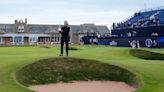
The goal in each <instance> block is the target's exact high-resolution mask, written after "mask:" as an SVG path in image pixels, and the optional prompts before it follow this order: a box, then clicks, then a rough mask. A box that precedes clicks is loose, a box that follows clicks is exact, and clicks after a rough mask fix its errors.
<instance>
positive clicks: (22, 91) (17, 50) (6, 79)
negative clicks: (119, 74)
mask: <svg viewBox="0 0 164 92" xmlns="http://www.w3.org/2000/svg"><path fill="white" fill-rule="evenodd" d="M73 47H76V48H78V49H79V50H76V51H74V50H72V51H71V52H70V56H71V57H76V58H83V59H93V60H98V61H101V62H105V63H109V64H113V65H118V66H120V67H123V68H126V69H128V70H130V71H131V72H133V73H135V74H136V75H137V77H138V78H139V79H140V81H141V85H140V87H139V88H138V90H137V91H136V92H163V88H164V62H163V60H144V59H140V58H138V57H135V56H133V55H131V54H130V50H131V49H130V48H121V47H107V46H78V45H77V46H76V45H74V46H73ZM144 50H148V51H151V52H157V53H164V49H144ZM141 54H142V53H141ZM58 55H59V46H58V45H55V46H48V48H45V47H42V46H31V47H0V92H32V91H30V90H28V89H27V88H25V87H23V86H21V84H19V83H17V82H16V81H15V80H14V76H13V73H14V72H15V71H17V70H19V69H21V68H22V67H23V66H25V65H27V64H31V63H33V62H35V61H37V60H40V59H44V58H50V57H58Z"/></svg>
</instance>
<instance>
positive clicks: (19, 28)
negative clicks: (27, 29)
mask: <svg viewBox="0 0 164 92" xmlns="http://www.w3.org/2000/svg"><path fill="white" fill-rule="evenodd" d="M18 32H20V33H22V32H24V26H23V25H20V26H18Z"/></svg>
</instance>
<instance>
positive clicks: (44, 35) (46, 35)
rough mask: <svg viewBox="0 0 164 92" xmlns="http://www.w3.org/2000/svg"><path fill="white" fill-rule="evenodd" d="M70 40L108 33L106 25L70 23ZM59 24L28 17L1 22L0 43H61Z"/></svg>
mask: <svg viewBox="0 0 164 92" xmlns="http://www.w3.org/2000/svg"><path fill="white" fill-rule="evenodd" d="M70 28H71V32H70V36H71V39H70V42H71V43H74V44H78V43H80V39H81V37H83V36H86V35H93V34H99V35H108V34H109V29H108V27H107V26H105V25H94V24H82V25H70ZM58 29H59V25H39V24H28V23H27V19H25V21H23V20H20V21H18V20H15V23H14V24H0V45H35V44H56V43H60V38H61V35H60V33H59V32H58Z"/></svg>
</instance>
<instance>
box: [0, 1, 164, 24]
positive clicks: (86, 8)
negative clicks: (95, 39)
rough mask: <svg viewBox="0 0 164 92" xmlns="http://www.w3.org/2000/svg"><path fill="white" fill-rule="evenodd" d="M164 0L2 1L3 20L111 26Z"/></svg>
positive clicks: (0, 18) (1, 16) (0, 5)
mask: <svg viewBox="0 0 164 92" xmlns="http://www.w3.org/2000/svg"><path fill="white" fill-rule="evenodd" d="M163 5H164V0H0V23H14V20H15V19H18V20H20V19H24V18H27V19H28V23H29V24H59V23H63V21H64V20H68V21H69V22H70V24H82V23H95V24H102V25H108V27H110V26H111V24H112V23H113V22H120V21H123V20H125V19H126V18H128V17H130V16H131V15H133V14H134V12H137V11H139V10H141V9H145V8H152V7H158V6H163Z"/></svg>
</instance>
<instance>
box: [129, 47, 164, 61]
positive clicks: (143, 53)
mask: <svg viewBox="0 0 164 92" xmlns="http://www.w3.org/2000/svg"><path fill="white" fill-rule="evenodd" d="M130 54H131V55H133V56H135V57H138V58H141V59H145V60H164V54H161V53H157V52H151V51H147V50H141V49H132V50H130Z"/></svg>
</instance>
